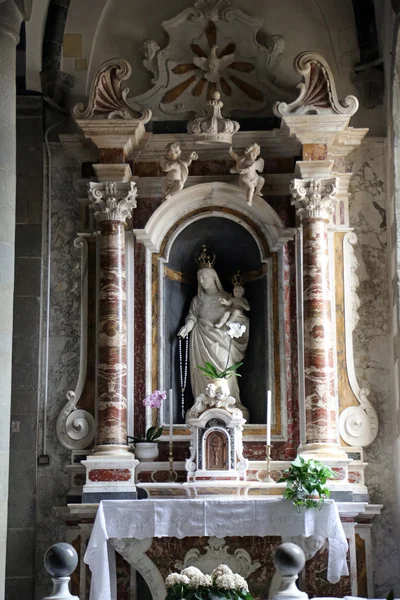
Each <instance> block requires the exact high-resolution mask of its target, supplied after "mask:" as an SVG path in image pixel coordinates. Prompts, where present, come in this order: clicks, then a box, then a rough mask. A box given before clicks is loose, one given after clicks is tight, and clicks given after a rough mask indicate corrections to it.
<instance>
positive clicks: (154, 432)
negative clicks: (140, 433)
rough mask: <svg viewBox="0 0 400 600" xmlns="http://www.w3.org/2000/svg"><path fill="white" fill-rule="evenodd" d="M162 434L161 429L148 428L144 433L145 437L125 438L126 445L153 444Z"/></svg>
mask: <svg viewBox="0 0 400 600" xmlns="http://www.w3.org/2000/svg"><path fill="white" fill-rule="evenodd" d="M162 432H163V427H157V426H156V427H149V428H148V430H147V431H146V437H144V438H143V437H133V436H130V435H128V436H126V437H127V440H128V444H140V443H143V442H154V441H155V440H157V439H158V438H159V437H160V436H161V435H162Z"/></svg>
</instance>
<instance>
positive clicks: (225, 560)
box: [174, 537, 261, 578]
mask: <svg viewBox="0 0 400 600" xmlns="http://www.w3.org/2000/svg"><path fill="white" fill-rule="evenodd" d="M220 564H224V565H228V567H230V568H231V569H232V571H233V572H234V573H239V575H241V576H242V577H245V578H247V577H249V576H250V575H251V574H252V573H254V572H255V571H257V569H259V568H260V567H261V563H259V562H258V561H253V560H252V558H251V556H250V554H249V553H248V552H246V550H244V549H243V548H238V549H237V550H235V551H234V552H233V554H230V553H229V546H228V545H227V543H226V541H225V539H224V538H216V537H210V538H209V539H208V544H207V546H206V552H205V554H202V553H201V551H200V550H198V549H197V548H192V549H191V550H189V551H188V552H187V553H186V554H185V558H184V559H183V562H180V561H179V562H176V563H175V564H174V567H175V569H179V570H182V569H186V567H197V568H198V569H200V571H202V572H203V573H206V574H207V573H211V572H212V571H213V570H214V569H215V567H217V566H218V565H220Z"/></svg>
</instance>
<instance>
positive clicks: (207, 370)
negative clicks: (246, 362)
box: [197, 362, 243, 379]
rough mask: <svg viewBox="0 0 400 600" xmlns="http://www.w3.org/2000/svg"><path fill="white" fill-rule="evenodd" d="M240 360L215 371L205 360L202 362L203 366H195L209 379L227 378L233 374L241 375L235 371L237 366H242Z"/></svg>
mask: <svg viewBox="0 0 400 600" xmlns="http://www.w3.org/2000/svg"><path fill="white" fill-rule="evenodd" d="M242 364H243V363H242V362H238V363H235V364H234V365H231V366H230V367H228V368H227V369H225V370H224V371H217V369H216V368H215V367H214V365H213V364H211V363H209V362H206V363H204V367H197V368H198V369H199V370H200V371H201V372H202V373H203V375H205V376H206V377H209V378H210V379H229V377H232V375H234V376H235V377H241V375H240V373H237V370H238V369H239V367H241V366H242Z"/></svg>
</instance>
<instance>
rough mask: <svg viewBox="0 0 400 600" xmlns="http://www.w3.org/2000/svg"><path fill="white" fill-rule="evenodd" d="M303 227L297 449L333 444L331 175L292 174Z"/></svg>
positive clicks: (332, 447) (325, 449)
mask: <svg viewBox="0 0 400 600" xmlns="http://www.w3.org/2000/svg"><path fill="white" fill-rule="evenodd" d="M291 192H292V195H293V200H292V204H294V205H295V207H296V211H297V214H298V215H299V216H300V219H301V222H302V227H303V307H304V389H305V398H304V401H305V417H306V419H305V420H306V431H305V444H304V445H303V446H301V447H300V449H299V451H300V452H301V453H304V452H310V453H315V454H332V453H335V452H336V451H337V450H338V431H337V418H338V401H337V398H336V396H335V365H334V348H333V335H332V307H331V290H330V275H329V252H328V223H329V218H330V215H331V214H332V212H333V210H334V207H335V205H336V202H337V199H336V194H337V179H336V178H326V179H305V180H303V179H295V180H294V181H293V183H292V186H291Z"/></svg>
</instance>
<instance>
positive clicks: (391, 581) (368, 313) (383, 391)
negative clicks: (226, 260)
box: [349, 138, 399, 597]
mask: <svg viewBox="0 0 400 600" xmlns="http://www.w3.org/2000/svg"><path fill="white" fill-rule="evenodd" d="M349 162H350V163H351V164H350V165H349V166H350V167H351V169H352V171H353V173H354V175H353V177H352V179H351V182H350V188H351V198H350V225H351V226H352V227H354V231H355V233H356V234H357V236H358V244H357V245H356V247H355V254H356V257H357V260H358V262H359V267H358V270H357V275H358V279H359V283H360V285H359V288H358V297H359V299H360V307H359V309H358V314H359V317H360V320H359V323H358V325H357V327H356V329H355V331H354V334H353V340H354V350H355V367H356V373H357V378H358V382H359V384H360V387H368V388H370V390H371V393H370V395H369V400H370V401H371V403H372V404H373V406H374V408H375V410H376V411H377V414H378V418H379V433H378V437H377V438H376V440H375V441H374V442H373V443H372V444H371V446H370V447H368V448H366V451H365V460H366V462H368V467H367V470H366V485H367V487H368V489H369V492H370V502H371V503H372V504H383V510H382V514H381V515H380V516H377V517H376V518H375V520H374V524H373V528H372V540H373V542H372V543H373V548H374V552H373V559H374V570H375V573H374V584H375V590H374V593H375V597H385V596H386V595H387V594H388V592H389V591H390V589H391V588H392V587H393V586H395V585H396V584H397V585H399V576H398V572H399V548H398V538H397V536H396V529H395V523H396V519H397V517H396V509H397V504H396V489H395V483H394V479H395V475H394V473H395V468H396V464H395V459H394V455H393V452H392V451H391V447H392V440H393V439H394V432H393V426H394V422H395V419H394V414H393V405H394V397H393V390H392V379H391V363H392V346H391V334H390V315H391V306H390V296H389V293H388V279H389V276H388V226H387V221H386V218H387V203H388V196H387V193H386V183H385V180H386V144H385V140H384V139H383V138H381V139H380V138H367V139H366V141H365V142H364V143H363V144H362V146H361V149H360V150H359V151H358V152H357V153H354V154H352V155H351V156H350V159H349Z"/></svg>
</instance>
